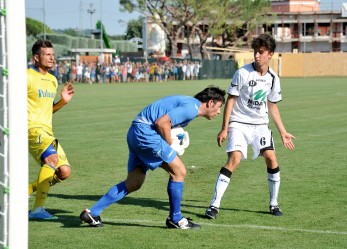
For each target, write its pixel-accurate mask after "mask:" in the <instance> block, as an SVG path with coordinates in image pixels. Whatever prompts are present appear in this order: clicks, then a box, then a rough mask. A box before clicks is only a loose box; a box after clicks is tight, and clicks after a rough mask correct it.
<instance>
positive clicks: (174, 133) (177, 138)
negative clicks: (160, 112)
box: [171, 127, 189, 156]
mask: <svg viewBox="0 0 347 249" xmlns="http://www.w3.org/2000/svg"><path fill="white" fill-rule="evenodd" d="M171 139H172V144H171V148H172V149H173V150H174V151H176V153H177V155H178V156H182V155H183V154H184V150H185V149H186V148H188V146H189V134H188V132H187V131H185V130H183V128H182V127H174V128H172V129H171Z"/></svg>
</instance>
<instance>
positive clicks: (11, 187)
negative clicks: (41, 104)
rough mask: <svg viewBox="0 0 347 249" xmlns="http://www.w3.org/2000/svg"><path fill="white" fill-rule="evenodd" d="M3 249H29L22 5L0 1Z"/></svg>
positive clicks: (18, 0)
mask: <svg viewBox="0 0 347 249" xmlns="http://www.w3.org/2000/svg"><path fill="white" fill-rule="evenodd" d="M0 47H1V48H0V51H1V59H0V116H1V117H0V158H1V164H0V166H1V179H0V191H1V193H2V198H1V203H0V204H1V210H0V221H1V235H0V236H1V238H0V244H1V245H2V248H4V249H5V248H7V249H26V248H28V125H27V79H26V68H27V66H26V61H27V56H26V32H25V1H24V0H16V1H13V0H6V1H5V0H0Z"/></svg>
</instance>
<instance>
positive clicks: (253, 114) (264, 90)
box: [228, 63, 282, 125]
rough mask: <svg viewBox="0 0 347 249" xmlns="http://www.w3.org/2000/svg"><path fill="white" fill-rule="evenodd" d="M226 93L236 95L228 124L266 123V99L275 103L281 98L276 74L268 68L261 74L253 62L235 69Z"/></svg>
mask: <svg viewBox="0 0 347 249" xmlns="http://www.w3.org/2000/svg"><path fill="white" fill-rule="evenodd" d="M228 94H230V95H234V96H238V97H237V98H236V99H235V104H234V107H233V110H232V112H231V116H230V124H231V122H238V123H245V124H255V125H258V124H268V123H269V117H268V107H267V101H270V102H273V103H277V102H279V101H281V100H282V95H281V86H280V79H279V77H278V75H277V74H276V73H275V72H274V71H273V70H272V69H271V68H269V70H268V72H267V73H266V74H265V75H263V76H261V75H259V73H258V72H257V71H256V69H255V67H254V63H251V64H247V65H245V66H243V67H242V68H240V69H238V70H237V71H236V73H235V74H234V77H233V79H232V82H231V85H230V87H229V89H228ZM230 124H229V125H230Z"/></svg>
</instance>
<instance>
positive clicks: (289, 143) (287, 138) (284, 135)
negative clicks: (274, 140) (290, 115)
mask: <svg viewBox="0 0 347 249" xmlns="http://www.w3.org/2000/svg"><path fill="white" fill-rule="evenodd" d="M268 108H269V112H270V115H271V117H272V120H273V121H274V123H275V125H276V128H277V130H278V132H279V133H280V135H281V139H282V143H283V145H284V147H285V148H286V149H289V150H293V149H294V147H295V146H294V142H293V139H295V137H294V136H293V135H292V134H290V133H288V132H287V131H286V129H285V127H284V125H283V122H282V119H281V115H280V112H279V110H278V106H277V105H276V104H275V103H271V102H268Z"/></svg>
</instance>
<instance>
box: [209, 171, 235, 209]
mask: <svg viewBox="0 0 347 249" xmlns="http://www.w3.org/2000/svg"><path fill="white" fill-rule="evenodd" d="M231 175H232V172H231V171H230V170H228V169H227V168H224V167H222V168H221V170H220V171H219V176H218V178H217V182H216V186H215V189H214V195H213V197H212V201H211V204H210V206H214V207H217V208H219V207H220V202H221V200H222V197H223V195H224V192H225V190H226V189H227V188H228V185H229V182H230V178H231Z"/></svg>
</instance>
